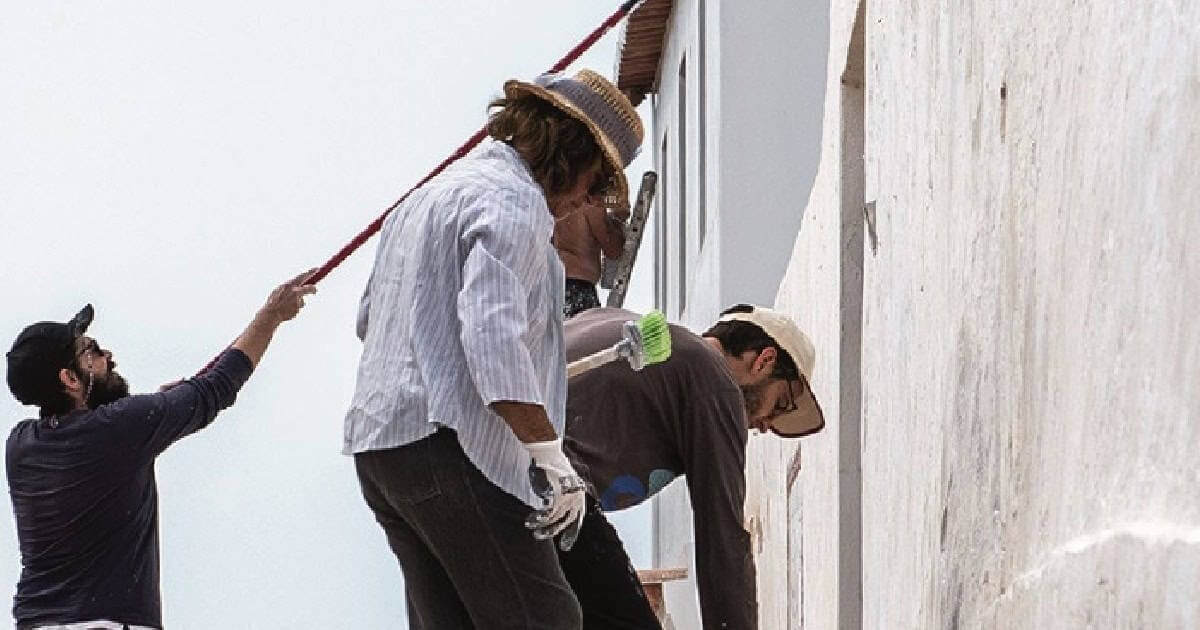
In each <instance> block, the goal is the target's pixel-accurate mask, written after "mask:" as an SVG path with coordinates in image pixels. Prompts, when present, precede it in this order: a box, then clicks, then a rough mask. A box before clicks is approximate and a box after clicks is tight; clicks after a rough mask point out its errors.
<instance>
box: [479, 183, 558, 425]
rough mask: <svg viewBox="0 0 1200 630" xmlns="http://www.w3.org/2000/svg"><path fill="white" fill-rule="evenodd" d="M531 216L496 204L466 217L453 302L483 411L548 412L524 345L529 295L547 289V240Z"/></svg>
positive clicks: (502, 201)
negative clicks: (515, 407) (500, 406)
mask: <svg viewBox="0 0 1200 630" xmlns="http://www.w3.org/2000/svg"><path fill="white" fill-rule="evenodd" d="M534 211H537V209H536V208H528V207H521V206H520V204H519V200H517V199H514V198H512V197H504V196H497V197H492V198H489V199H486V200H483V201H481V202H480V203H479V204H477V207H475V208H473V211H472V212H469V213H467V214H466V216H467V222H468V223H467V225H466V226H465V229H464V230H463V231H462V235H463V236H462V241H461V243H460V245H461V246H462V247H464V248H465V249H466V251H467V255H466V259H465V262H464V263H463V268H462V274H463V275H462V290H461V291H459V294H458V316H459V320H460V323H461V324H462V328H461V330H462V333H461V341H462V346H463V351H464V353H465V354H466V360H467V369H468V371H469V372H470V374H471V378H472V379H473V380H474V382H475V387H476V389H477V390H478V393H479V396H480V398H481V399H482V400H483V402H484V404H491V403H494V402H497V401H513V402H522V403H530V404H538V405H543V406H544V405H545V404H546V400H545V392H544V391H543V387H542V378H541V377H540V376H539V375H538V371H537V370H536V369H535V367H534V363H533V357H532V355H531V352H530V346H529V343H528V341H527V337H528V334H529V331H530V329H531V319H532V316H536V315H537V314H536V313H531V312H530V311H529V303H530V295H531V293H532V292H533V288H534V287H535V286H536V284H537V283H539V282H547V281H548V270H547V268H546V256H545V248H547V247H549V246H550V245H549V236H548V235H546V238H544V239H543V238H541V236H542V234H541V232H542V231H541V230H539V229H536V228H535V227H534V225H533V224H532V223H531V222H530V220H529V219H530V215H531V213H532V212H534Z"/></svg>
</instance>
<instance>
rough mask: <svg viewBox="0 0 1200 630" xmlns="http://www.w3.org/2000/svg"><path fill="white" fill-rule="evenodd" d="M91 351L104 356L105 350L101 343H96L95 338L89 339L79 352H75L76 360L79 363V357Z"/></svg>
mask: <svg viewBox="0 0 1200 630" xmlns="http://www.w3.org/2000/svg"><path fill="white" fill-rule="evenodd" d="M89 352H91V353H92V354H94V355H96V356H98V357H102V356H104V350H103V349H102V348H101V347H100V344H98V343H96V340H95V339H88V342H87V343H86V344H84V346H83V348H82V349H81V350H79V352H76V353H75V362H76V363H78V362H79V359H80V358H81V357H83V355H85V354H87V353H89Z"/></svg>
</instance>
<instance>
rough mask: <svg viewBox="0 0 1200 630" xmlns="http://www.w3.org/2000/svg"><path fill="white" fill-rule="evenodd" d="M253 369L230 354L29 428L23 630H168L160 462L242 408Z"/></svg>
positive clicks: (18, 505) (23, 458) (19, 488)
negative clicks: (115, 629)
mask: <svg viewBox="0 0 1200 630" xmlns="http://www.w3.org/2000/svg"><path fill="white" fill-rule="evenodd" d="M252 369H253V367H252V365H251V363H250V359H249V357H247V356H246V355H245V354H244V353H243V352H242V351H240V350H235V349H230V350H226V351H225V352H224V353H222V354H221V356H220V357H219V358H218V359H217V361H216V363H215V364H214V365H213V366H212V368H210V369H209V370H208V371H207V372H205V373H204V374H202V375H200V376H197V377H196V378H193V379H190V380H187V381H184V382H183V383H181V384H179V385H176V386H175V387H172V388H171V389H169V390H167V391H165V392H161V393H157V394H141V395H136V396H128V397H126V398H123V399H121V400H119V401H116V402H114V403H110V404H107V405H103V406H101V407H98V408H96V409H87V410H80V411H75V412H72V413H69V414H67V415H65V416H61V417H59V418H58V419H57V426H52V424H51V422H50V420H49V419H48V418H43V419H37V420H24V421H21V422H20V423H18V424H17V426H16V427H15V428H14V429H13V430H12V433H11V434H10V435H9V437H8V444H7V449H6V464H7V468H8V487H9V493H10V494H11V496H12V503H13V514H14V515H15V516H16V520H17V537H18V539H19V540H20V545H21V564H22V569H21V579H20V582H18V584H17V593H16V596H15V597H14V601H13V616H14V617H15V618H16V621H17V625H18V627H22V628H23V627H32V626H37V625H43V624H52V623H71V622H79V621H90V620H98V619H108V620H112V621H119V622H122V623H127V624H132V625H145V626H153V627H162V610H161V600H160V595H159V585H158V575H159V557H158V489H157V486H156V484H155V479H154V460H155V458H156V457H157V456H158V455H159V454H160V453H162V452H163V451H164V450H165V449H166V448H167V447H168V446H170V445H171V444H172V443H174V442H175V441H176V440H178V439H179V438H181V437H183V436H185V435H188V434H190V433H193V432H195V431H197V430H199V429H202V428H204V427H205V426H207V425H208V424H209V423H210V422H212V420H213V418H215V417H216V415H217V412H219V411H220V410H222V409H224V408H226V407H228V406H230V405H232V404H233V401H234V399H235V397H236V395H237V392H238V390H239V389H240V388H241V387H242V384H243V383H245V382H246V379H247V378H249V377H250V372H251V370H252Z"/></svg>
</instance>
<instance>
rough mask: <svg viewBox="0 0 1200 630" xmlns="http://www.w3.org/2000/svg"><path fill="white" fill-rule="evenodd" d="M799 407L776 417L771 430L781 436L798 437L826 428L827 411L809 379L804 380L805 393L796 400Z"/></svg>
mask: <svg viewBox="0 0 1200 630" xmlns="http://www.w3.org/2000/svg"><path fill="white" fill-rule="evenodd" d="M796 407H797V409H796V410H795V411H793V412H791V413H787V414H784V415H781V416H778V417H776V418H775V419H773V420H772V421H771V432H772V433H774V434H775V435H778V436H779V437H785V438H798V437H804V436H806V435H812V434H813V433H816V432H817V431H820V430H821V429H824V428H825V413H824V412H823V411H821V404H820V403H818V402H817V397H816V395H815V394H813V390H812V387H811V386H809V384H808V381H807V380H805V382H804V395H803V396H801V397H800V399H799V400H797V401H796Z"/></svg>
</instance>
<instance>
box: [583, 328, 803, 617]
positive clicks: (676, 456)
mask: <svg viewBox="0 0 1200 630" xmlns="http://www.w3.org/2000/svg"><path fill="white" fill-rule="evenodd" d="M636 318H637V315H635V314H634V313H630V312H629V311H624V310H621V309H614V308H596V309H592V310H589V311H587V312H585V313H581V314H580V315H578V316H577V317H575V318H573V319H571V320H570V321H568V322H567V323H566V324H565V326H564V332H565V334H566V345H567V359H568V360H569V361H573V360H575V359H578V358H580V357H583V356H586V355H588V354H591V353H593V352H595V351H597V350H601V349H603V348H606V347H609V346H611V345H612V344H613V343H615V342H616V341H617V340H618V339H620V337H621V325H622V324H623V323H624V322H626V321H629V320H631V319H636ZM670 330H671V345H672V350H671V358H670V360H668V361H666V362H665V363H662V364H659V365H653V366H649V367H647V368H646V369H644V370H642V371H641V372H634V371H633V370H630V369H629V366H628V364H626V363H624V362H619V363H612V364H609V365H606V366H604V367H601V368H597V369H595V370H592V371H590V372H586V373H584V374H581V375H579V376H577V377H575V378H573V379H571V381H570V383H569V384H568V394H567V430H566V435H567V437H566V443H565V446H566V451H567V456H568V457H569V458H570V459H571V462H572V464H573V465H574V467H575V469H576V470H577V471H578V472H579V474H580V475H581V476H582V477H583V478H584V479H585V480H586V481H587V482H588V484H589V485H590V488H589V490H590V493H591V498H590V501H589V505H588V512H587V515H586V516H585V517H584V522H583V528H582V531H581V532H580V535H579V538H578V539H577V540H576V542H575V546H574V548H572V550H571V551H570V552H565V553H562V552H560V553H559V561H560V563H561V564H562V566H563V572H564V573H565V574H566V576H567V581H568V582H570V584H571V587H572V589H573V590H574V591H575V595H576V597H577V598H578V599H579V603H580V605H581V607H582V609H583V618H584V622H583V627H584V629H585V630H587V629H590V628H658V627H659V625H658V621H657V620H656V619H655V618H654V615H653V613H652V612H651V611H650V607H649V604H648V603H647V602H646V599H645V596H644V594H643V593H642V591H641V587H640V585H639V584H638V580H637V575H636V573H635V572H634V571H633V568H632V567H631V565H630V562H629V556H628V555H627V554H626V553H625V550H624V548H623V547H622V546H621V541H620V539H619V538H617V535H616V531H615V530H614V529H613V528H612V526H611V525H609V523H608V521H607V520H606V519H605V518H604V515H603V513H602V512H604V511H613V510H620V509H624V508H627V507H630V506H633V505H637V504H638V503H641V502H642V501H645V500H646V499H647V498H649V497H650V496H652V495H654V494H655V493H656V492H658V491H659V490H661V489H662V488H663V487H665V486H666V485H667V484H668V483H670V482H671V481H672V480H673V479H675V478H676V477H678V476H680V475H686V477H687V485H688V493H689V495H690V497H691V502H692V510H693V513H694V523H695V533H696V548H695V557H696V567H697V573H698V574H697V582H698V588H699V595H700V610H701V614H702V616H703V620H704V627H705V628H706V629H707V628H726V629H728V630H757V628H758V603H757V602H758V598H757V594H756V592H755V577H754V575H755V571H754V560H753V557H752V556H751V553H750V536H749V535H748V534H747V533H746V530H745V529H744V528H743V525H742V522H743V518H742V516H743V515H742V503H743V501H744V499H745V494H746V482H745V472H744V469H743V468H744V465H745V460H746V442H747V436H748V434H749V431H750V429H756V430H758V431H772V432H774V433H776V434H777V435H780V436H781V437H799V436H802V435H808V434H811V433H814V432H816V431H819V430H820V429H821V428H822V427H823V426H824V424H825V421H824V418H823V416H822V414H821V408H820V406H819V405H818V404H817V400H816V398H815V397H814V395H813V393H812V390H811V389H810V388H809V386H808V383H809V380H810V377H811V375H812V369H813V362H814V360H815V355H814V351H813V347H812V343H811V342H810V341H809V340H808V337H806V336H805V335H804V333H803V332H801V331H800V329H799V328H798V327H797V326H796V324H795V323H793V322H792V321H791V319H789V318H787V317H785V316H784V315H782V314H780V313H777V312H775V311H773V310H771V309H768V308H763V307H756V306H749V305H745V304H739V305H737V306H735V307H733V308H730V309H729V310H727V311H725V312H724V313H723V314H722V315H721V318H720V319H719V320H718V321H717V323H716V324H714V325H713V326H712V327H711V328H709V329H708V331H707V332H705V333H704V335H703V336H702V337H699V336H696V335H695V334H692V333H691V332H689V331H688V330H687V329H685V328H682V327H680V326H674V325H672V326H671V327H670Z"/></svg>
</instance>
